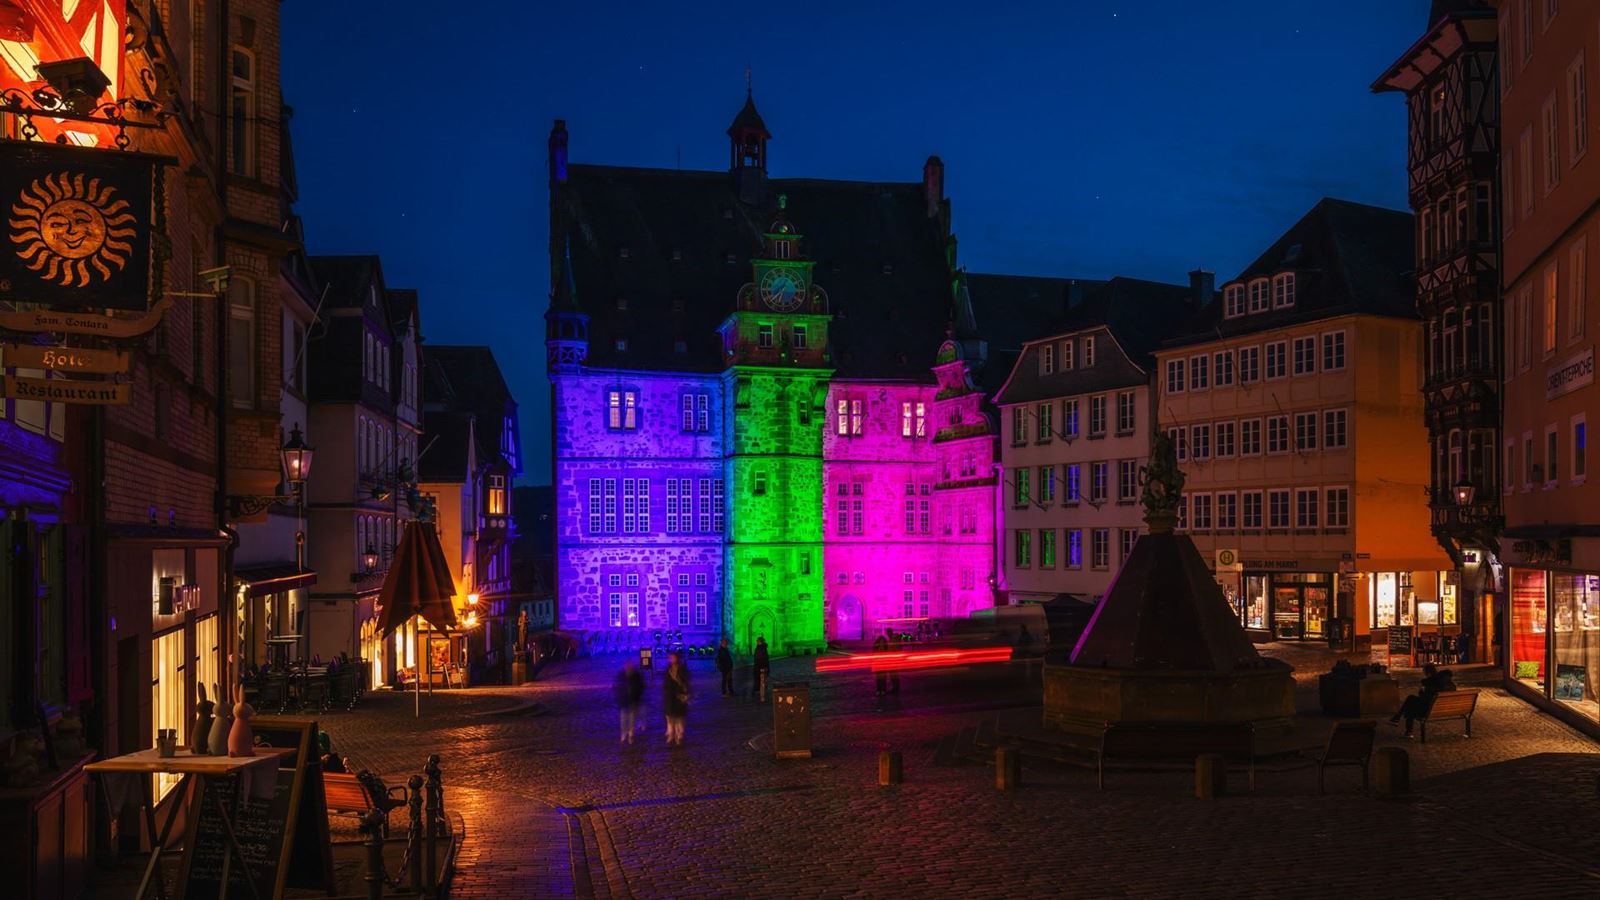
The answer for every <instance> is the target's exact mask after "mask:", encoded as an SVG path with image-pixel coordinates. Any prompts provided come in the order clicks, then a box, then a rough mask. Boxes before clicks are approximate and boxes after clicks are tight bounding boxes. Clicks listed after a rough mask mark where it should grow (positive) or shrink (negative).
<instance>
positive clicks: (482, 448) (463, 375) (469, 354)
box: [419, 344, 517, 479]
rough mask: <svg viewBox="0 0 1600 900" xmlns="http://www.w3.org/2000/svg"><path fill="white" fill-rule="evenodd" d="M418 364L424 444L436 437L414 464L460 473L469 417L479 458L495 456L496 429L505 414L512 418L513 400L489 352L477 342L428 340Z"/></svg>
mask: <svg viewBox="0 0 1600 900" xmlns="http://www.w3.org/2000/svg"><path fill="white" fill-rule="evenodd" d="M422 368H423V384H422V391H423V393H422V396H423V402H424V409H425V410H426V412H425V413H424V416H423V420H424V421H423V429H424V431H425V432H426V433H427V436H426V437H425V438H424V439H423V443H424V446H427V445H428V444H429V442H432V441H434V438H435V436H437V438H438V441H437V443H436V444H434V445H433V449H431V450H430V451H429V452H428V455H427V456H425V457H423V460H422V463H421V464H420V466H419V468H420V469H421V471H422V473H423V475H424V476H427V475H429V474H430V473H431V474H436V475H438V476H440V477H441V478H443V477H444V476H447V475H448V476H453V477H454V478H456V479H459V478H461V477H464V476H465V474H466V469H465V467H466V462H467V457H466V444H467V440H466V432H467V423H468V421H469V419H470V418H471V417H476V420H477V425H476V427H477V452H478V459H479V461H480V462H482V463H489V462H492V461H494V460H496V459H497V458H499V456H500V437H501V429H503V428H504V427H505V425H506V421H507V419H508V418H509V419H510V420H511V421H512V422H513V423H514V422H515V416H516V409H517V404H516V400H515V398H513V397H512V395H511V389H510V388H509V387H507V385H506V380H505V376H504V375H502V374H501V372H500V366H499V364H498V363H497V362H496V361H495V358H494V351H492V350H490V349H489V348H488V347H482V346H450V345H438V346H435V345H431V344H430V345H429V346H428V347H427V349H426V350H425V351H424V353H423V367H422ZM515 437H516V436H515V435H513V439H515Z"/></svg>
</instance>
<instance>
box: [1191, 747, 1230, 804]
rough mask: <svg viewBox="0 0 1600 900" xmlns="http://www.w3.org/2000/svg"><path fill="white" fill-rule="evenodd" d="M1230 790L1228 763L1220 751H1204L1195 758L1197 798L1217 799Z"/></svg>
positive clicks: (1195, 794)
mask: <svg viewBox="0 0 1600 900" xmlns="http://www.w3.org/2000/svg"><path fill="white" fill-rule="evenodd" d="M1227 792H1228V763H1227V761H1226V760H1224V759H1223V758H1222V754H1220V753H1202V754H1200V755H1199V756H1196V757H1195V758H1194V796H1195V799H1196V800H1215V799H1216V798H1218V797H1221V796H1222V795H1223V794H1226V793H1227Z"/></svg>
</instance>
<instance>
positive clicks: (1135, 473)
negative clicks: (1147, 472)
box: [1117, 459, 1139, 503]
mask: <svg viewBox="0 0 1600 900" xmlns="http://www.w3.org/2000/svg"><path fill="white" fill-rule="evenodd" d="M1138 497H1139V465H1138V463H1137V462H1136V461H1135V460H1131V459H1122V460H1118V461H1117V500H1118V501H1119V502H1122V503H1132V502H1133V501H1135V500H1137V499H1138Z"/></svg>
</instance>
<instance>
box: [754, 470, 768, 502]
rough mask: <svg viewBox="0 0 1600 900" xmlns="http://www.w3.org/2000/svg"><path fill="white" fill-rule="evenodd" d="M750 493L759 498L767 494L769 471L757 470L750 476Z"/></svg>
mask: <svg viewBox="0 0 1600 900" xmlns="http://www.w3.org/2000/svg"><path fill="white" fill-rule="evenodd" d="M750 493H751V494H753V495H754V496H757V497H764V496H766V494H767V470H766V469H756V470H755V471H754V472H752V473H751V475H750Z"/></svg>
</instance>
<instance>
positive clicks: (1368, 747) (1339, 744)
mask: <svg viewBox="0 0 1600 900" xmlns="http://www.w3.org/2000/svg"><path fill="white" fill-rule="evenodd" d="M1377 739H1378V723H1377V722H1376V721H1371V720H1368V721H1361V722H1336V723H1334V726H1333V730H1332V731H1330V732H1328V746H1327V747H1326V748H1324V749H1323V751H1322V756H1321V757H1320V758H1319V759H1318V760H1317V793H1318V794H1321V793H1324V790H1323V780H1322V778H1323V775H1324V774H1325V773H1326V772H1327V770H1328V767H1329V766H1360V767H1361V789H1362V790H1363V791H1364V790H1366V789H1367V787H1368V785H1369V778H1370V775H1371V772H1370V768H1371V764H1372V745H1373V744H1374V743H1375V742H1376V741H1377Z"/></svg>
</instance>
